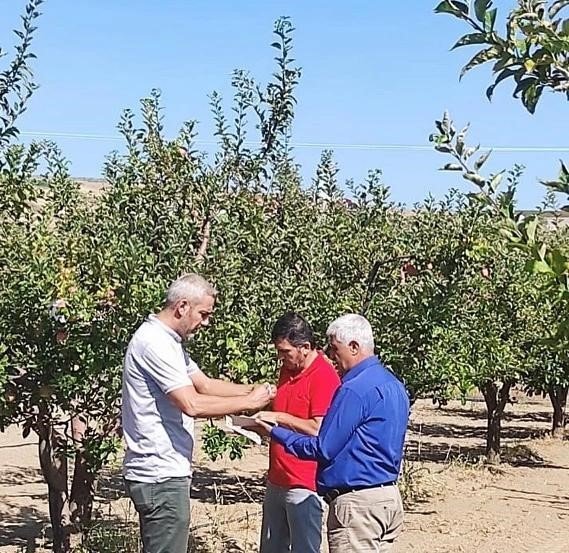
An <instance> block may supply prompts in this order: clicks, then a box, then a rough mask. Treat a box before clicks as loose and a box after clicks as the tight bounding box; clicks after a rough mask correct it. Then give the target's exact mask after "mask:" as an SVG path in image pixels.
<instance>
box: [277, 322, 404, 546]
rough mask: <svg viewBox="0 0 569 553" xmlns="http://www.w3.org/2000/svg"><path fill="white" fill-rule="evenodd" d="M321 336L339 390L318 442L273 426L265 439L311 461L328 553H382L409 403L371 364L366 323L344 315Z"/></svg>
mask: <svg viewBox="0 0 569 553" xmlns="http://www.w3.org/2000/svg"><path fill="white" fill-rule="evenodd" d="M327 335H328V340H329V345H330V348H329V351H330V357H331V358H332V360H333V361H334V362H335V364H336V366H337V368H338V370H339V372H340V374H341V375H342V384H341V386H340V388H339V389H338V391H337V392H336V394H335V396H334V398H333V400H332V404H331V405H330V409H329V411H328V413H327V415H326V416H325V417H324V420H323V421H322V426H321V428H320V432H319V434H318V436H305V435H303V434H299V433H297V432H293V431H292V430H289V429H286V428H282V427H278V426H276V427H273V428H271V438H272V439H274V440H275V441H277V442H279V443H281V444H282V445H283V446H284V447H285V450H286V451H287V452H289V453H292V454H293V455H296V456H297V457H299V458H300V459H314V460H316V461H317V462H318V472H317V488H318V493H319V494H320V495H322V496H323V497H324V499H325V501H326V502H327V503H328V504H329V506H330V509H329V512H328V544H329V547H330V553H340V552H341V553H345V552H346V551H377V552H382V553H385V552H388V551H390V550H391V548H392V545H393V542H394V540H395V539H396V538H397V536H399V534H400V533H401V530H402V525H403V505H402V501H401V496H400V494H399V490H398V488H397V485H396V482H397V478H398V476H399V470H400V468H401V461H402V457H403V447H404V442H405V432H406V430H407V421H408V418H409V398H408V396H407V393H406V391H405V388H404V386H403V385H402V384H401V382H400V381H399V380H398V379H397V378H396V377H395V376H394V375H393V374H392V373H391V372H390V371H388V370H387V369H386V368H385V367H384V366H383V365H382V364H381V362H380V361H379V359H378V358H377V357H375V355H374V341H373V332H372V329H371V325H370V324H369V322H368V321H367V319H365V318H364V317H362V316H361V315H355V314H349V315H344V316H342V317H340V318H338V319H336V320H335V321H334V322H333V323H332V324H331V325H330V326H329V327H328V331H327Z"/></svg>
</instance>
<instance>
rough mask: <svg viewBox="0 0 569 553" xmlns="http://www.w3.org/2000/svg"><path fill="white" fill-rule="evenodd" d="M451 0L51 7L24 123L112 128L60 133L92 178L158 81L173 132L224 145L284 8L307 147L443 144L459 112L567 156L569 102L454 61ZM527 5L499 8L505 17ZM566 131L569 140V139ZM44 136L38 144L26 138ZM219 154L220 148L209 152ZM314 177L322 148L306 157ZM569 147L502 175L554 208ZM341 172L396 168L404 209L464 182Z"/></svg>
mask: <svg viewBox="0 0 569 553" xmlns="http://www.w3.org/2000/svg"><path fill="white" fill-rule="evenodd" d="M435 4H436V1H435V0H411V1H407V2H403V1H399V2H396V1H392V2H386V1H382V2H379V1H377V0H376V1H371V0H367V1H364V0H351V1H347V0H344V1H342V2H338V1H335V0H328V1H322V0H287V1H284V0H271V1H261V0H240V1H238V2H237V1H235V0H231V1H230V0H217V1H215V2H212V1H205V0H199V1H197V0H160V1H151V0H136V1H135V0H73V1H72V0H47V1H46V3H45V4H44V5H43V8H42V11H43V13H44V15H43V16H42V18H41V20H40V24H39V25H40V28H39V30H38V34H37V40H36V43H35V52H36V54H37V55H38V60H37V61H36V62H35V70H36V76H37V80H38V82H39V84H40V86H41V88H40V89H39V90H38V91H37V93H36V94H35V96H34V97H33V100H32V101H31V103H30V105H29V108H28V112H27V113H26V114H25V116H24V117H23V118H22V120H21V122H20V128H21V130H22V131H26V132H30V133H31V132H45V133H72V134H88V135H98V136H103V137H110V138H104V139H100V140H87V139H78V138H63V137H60V138H57V142H58V143H59V145H60V146H61V148H62V149H63V151H64V152H65V154H66V155H67V157H68V158H69V159H70V161H71V163H72V173H73V174H74V175H76V176H91V177H95V176H99V175H100V173H101V168H102V165H103V162H104V159H105V156H106V155H107V154H108V153H109V152H110V151H111V150H113V149H119V150H120V149H121V147H122V143H121V142H120V141H117V140H113V139H112V137H113V136H116V123H117V121H118V119H119V116H120V113H121V111H122V109H124V108H126V107H131V108H137V106H138V100H139V99H140V98H141V97H143V96H145V95H146V94H148V93H149V91H150V90H151V89H152V88H153V87H156V88H159V89H160V90H161V91H162V95H163V104H164V107H165V117H166V128H167V129H168V131H169V132H171V133H173V132H174V131H175V129H177V128H178V127H179V126H180V124H181V122H182V121H184V120H186V119H197V120H198V121H199V122H200V124H199V129H200V138H201V139H202V140H206V141H207V140H211V139H212V119H211V115H210V112H209V105H208V98H207V95H208V94H209V93H210V92H211V91H212V90H218V91H219V92H221V93H222V94H223V95H224V96H225V97H226V98H229V97H230V94H231V91H230V87H229V83H230V78H231V72H232V70H233V69H235V68H245V69H249V70H250V71H251V72H252V74H253V75H254V76H255V77H257V78H258V79H259V80H261V81H265V80H266V78H267V77H268V75H269V73H270V70H271V68H272V57H273V52H272V49H271V48H270V46H269V45H270V43H271V42H272V35H271V33H272V27H273V22H274V20H275V19H276V18H277V17H279V16H281V15H288V16H290V17H291V18H292V20H293V23H294V25H295V27H296V32H295V57H296V59H297V60H298V64H299V65H300V66H301V67H302V69H303V77H302V80H301V83H300V86H299V88H298V108H297V116H296V121H295V125H294V129H293V141H294V142H300V143H306V142H310V143H334V144H411V145H427V144H428V136H429V134H430V133H431V132H432V128H433V121H434V120H435V119H436V118H439V117H440V116H441V114H442V112H443V111H444V110H445V109H448V110H449V111H450V112H451V114H452V116H453V117H454V119H455V120H456V121H457V124H458V125H461V124H462V123H466V122H470V123H471V126H472V127H471V128H472V130H471V133H470V137H471V141H472V142H479V143H481V144H483V145H489V146H498V147H567V146H569V140H568V138H567V136H568V133H567V131H566V129H567V112H566V104H565V101H564V100H563V98H562V97H560V96H554V95H551V94H548V95H546V96H545V97H544V99H543V100H542V103H541V104H540V106H539V107H538V112H537V114H536V115H534V116H531V115H529V114H528V113H527V112H526V111H525V110H524V109H523V107H522V106H521V104H520V103H519V102H517V101H514V100H513V99H512V98H511V87H510V85H509V84H506V85H504V86H502V87H501V88H498V90H497V91H496V94H495V99H494V101H493V102H492V103H489V102H488V101H487V100H486V97H485V95H484V91H485V89H486V86H487V85H488V84H489V79H490V74H489V69H486V68H483V69H479V70H478V71H475V72H473V73H471V74H468V75H467V76H466V77H465V78H464V79H463V81H462V82H461V83H459V82H458V74H459V71H460V68H461V66H462V64H463V63H464V62H465V61H466V60H467V59H468V58H469V57H470V55H472V53H473V52H470V51H468V50H463V51H460V50H459V51H454V52H449V48H450V46H451V45H452V44H453V42H454V41H455V40H456V39H457V38H458V37H459V36H460V35H461V34H463V33H464V32H466V31H467V29H466V28H464V27H463V26H461V24H460V22H458V21H456V20H455V19H453V18H450V17H448V16H442V15H435V14H434V13H433V7H434V5H435ZM513 4H514V0H498V1H495V5H496V6H498V7H499V8H501V11H502V12H503V13H505V9H506V8H508V7H511V6H512V5H513ZM23 5H24V0H11V1H10V2H6V1H5V2H4V3H3V5H2V11H3V16H4V17H3V18H2V27H1V29H2V30H1V33H2V35H1V36H2V37H3V38H2V39H1V42H0V44H2V46H7V45H8V44H9V41H10V40H12V39H11V38H10V39H9V38H7V37H8V36H9V34H8V32H9V30H10V29H11V28H12V27H13V26H14V25H15V24H16V21H17V17H18V12H19V9H20V8H21V7H23ZM564 131H565V132H564ZM26 138H28V137H26ZM204 149H207V147H204ZM295 152H296V155H295V157H296V159H297V161H298V162H299V163H300V164H301V165H302V168H303V169H302V174H303V176H305V178H307V179H308V178H310V177H311V175H312V174H313V171H314V169H315V167H316V164H317V162H318V159H319V157H320V149H318V148H297V149H296V150H295ZM563 155H564V154H562V153H558V152H552V153H544V152H537V153H535V152H534V153H531V152H516V153H503V152H495V153H494V154H493V156H492V158H491V162H489V163H488V168H489V169H492V170H499V169H502V168H508V167H511V166H512V165H513V164H514V163H516V162H518V163H523V164H524V165H525V166H526V173H525V176H524V179H523V182H522V186H521V188H520V203H521V205H522V206H523V207H530V206H532V205H535V204H536V203H539V201H540V200H541V197H542V195H543V189H542V187H541V186H539V185H538V184H537V179H538V178H540V177H541V178H551V177H555V176H556V175H557V172H558V162H557V160H558V159H559V157H563ZM335 157H336V159H337V161H338V163H339V164H340V167H341V174H340V175H341V178H342V179H345V178H349V177H354V178H355V179H361V178H362V177H364V176H365V174H366V173H367V170H368V169H371V168H380V169H382V170H383V173H384V179H385V182H386V183H387V184H389V185H390V186H391V188H392V195H393V198H394V199H395V200H397V201H402V202H406V203H412V202H415V201H419V200H421V199H422V198H424V197H425V196H426V195H427V194H429V193H430V194H433V195H434V196H437V197H440V196H442V195H443V194H444V193H445V192H446V191H447V190H448V189H449V188H450V187H452V186H460V187H462V188H463V189H467V188H468V185H466V184H464V185H463V184H462V182H461V179H460V176H457V175H456V174H452V173H451V174H446V173H441V172H438V171H437V168H438V167H440V166H441V165H443V164H444V163H445V162H446V159H445V157H444V156H442V155H441V154H436V153H434V152H432V151H413V150H397V151H391V150H389V151H384V150H369V149H339V148H338V149H336V150H335ZM565 157H566V158H569V155H568V154H565Z"/></svg>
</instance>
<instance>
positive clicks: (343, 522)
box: [332, 501, 352, 528]
mask: <svg viewBox="0 0 569 553" xmlns="http://www.w3.org/2000/svg"><path fill="white" fill-rule="evenodd" d="M351 518H352V506H351V505H350V503H348V502H347V501H335V502H334V504H333V505H332V525H333V526H335V527H336V528H348V527H349V526H350V520H351Z"/></svg>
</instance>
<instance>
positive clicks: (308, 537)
mask: <svg viewBox="0 0 569 553" xmlns="http://www.w3.org/2000/svg"><path fill="white" fill-rule="evenodd" d="M322 511H323V507H322V501H321V499H320V498H319V497H318V495H317V494H316V493H315V492H313V491H310V490H305V489H303V488H292V489H290V488H281V487H279V486H274V485H273V484H270V483H269V484H267V491H266V492H265V501H264V502H263V524H262V528H261V548H260V550H259V551H260V553H289V552H292V553H319V551H320V544H321V543H322Z"/></svg>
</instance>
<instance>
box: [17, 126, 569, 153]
mask: <svg viewBox="0 0 569 553" xmlns="http://www.w3.org/2000/svg"><path fill="white" fill-rule="evenodd" d="M20 134H21V135H23V136H31V137H43V138H73V139H77V140H95V141H97V140H98V141H105V142H107V141H122V140H123V137H121V136H119V135H104V134H90V133H68V132H51V131H50V132H39V131H22V132H21V133H20ZM194 143H195V144H201V145H204V146H214V145H216V144H218V142H217V141H215V140H195V141H194ZM245 144H247V145H249V146H257V145H259V142H256V141H247V142H245ZM290 146H291V147H293V148H318V149H330V150H368V151H372V150H404V151H433V149H434V148H433V146H432V145H428V144H350V143H334V142H291V143H290ZM481 149H484V150H493V151H494V152H535V153H545V152H555V153H566V152H569V147H566V146H481Z"/></svg>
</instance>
